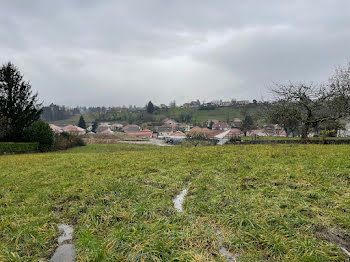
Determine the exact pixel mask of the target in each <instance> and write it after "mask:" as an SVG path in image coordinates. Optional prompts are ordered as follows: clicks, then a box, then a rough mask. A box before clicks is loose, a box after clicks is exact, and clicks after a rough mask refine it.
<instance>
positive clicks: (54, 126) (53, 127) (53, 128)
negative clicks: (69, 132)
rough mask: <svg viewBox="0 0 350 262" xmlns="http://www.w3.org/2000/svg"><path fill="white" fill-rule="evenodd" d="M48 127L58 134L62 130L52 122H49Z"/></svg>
mask: <svg viewBox="0 0 350 262" xmlns="http://www.w3.org/2000/svg"><path fill="white" fill-rule="evenodd" d="M50 127H51V129H52V131H53V132H54V133H55V134H59V133H62V132H63V129H62V127H59V126H56V125H54V124H50Z"/></svg>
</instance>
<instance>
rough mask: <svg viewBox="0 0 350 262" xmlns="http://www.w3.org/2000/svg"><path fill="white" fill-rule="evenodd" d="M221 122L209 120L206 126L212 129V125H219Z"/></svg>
mask: <svg viewBox="0 0 350 262" xmlns="http://www.w3.org/2000/svg"><path fill="white" fill-rule="evenodd" d="M219 122H220V121H219V120H217V119H208V120H207V121H206V122H205V124H206V126H207V127H210V125H214V124H217V123H219Z"/></svg>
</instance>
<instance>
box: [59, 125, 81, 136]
mask: <svg viewBox="0 0 350 262" xmlns="http://www.w3.org/2000/svg"><path fill="white" fill-rule="evenodd" d="M62 130H63V131H64V132H67V133H70V134H73V135H84V134H85V133H86V131H85V129H83V128H81V127H78V126H74V125H68V126H64V127H63V128H62Z"/></svg>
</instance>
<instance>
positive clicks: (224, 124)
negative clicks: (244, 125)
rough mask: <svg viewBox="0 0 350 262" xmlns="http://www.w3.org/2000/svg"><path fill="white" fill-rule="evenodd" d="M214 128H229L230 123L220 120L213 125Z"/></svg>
mask: <svg viewBox="0 0 350 262" xmlns="http://www.w3.org/2000/svg"><path fill="white" fill-rule="evenodd" d="M212 129H214V130H229V129H230V125H229V124H227V123H225V122H218V123H216V124H214V125H213V126H212Z"/></svg>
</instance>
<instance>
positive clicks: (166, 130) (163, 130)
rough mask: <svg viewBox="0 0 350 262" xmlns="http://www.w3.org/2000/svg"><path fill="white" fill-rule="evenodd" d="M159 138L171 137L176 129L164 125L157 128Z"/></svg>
mask: <svg viewBox="0 0 350 262" xmlns="http://www.w3.org/2000/svg"><path fill="white" fill-rule="evenodd" d="M156 130H157V132H158V136H169V135H170V134H171V133H173V132H174V130H175V128H174V127H172V126H170V125H163V126H159V127H157V129H156Z"/></svg>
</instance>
